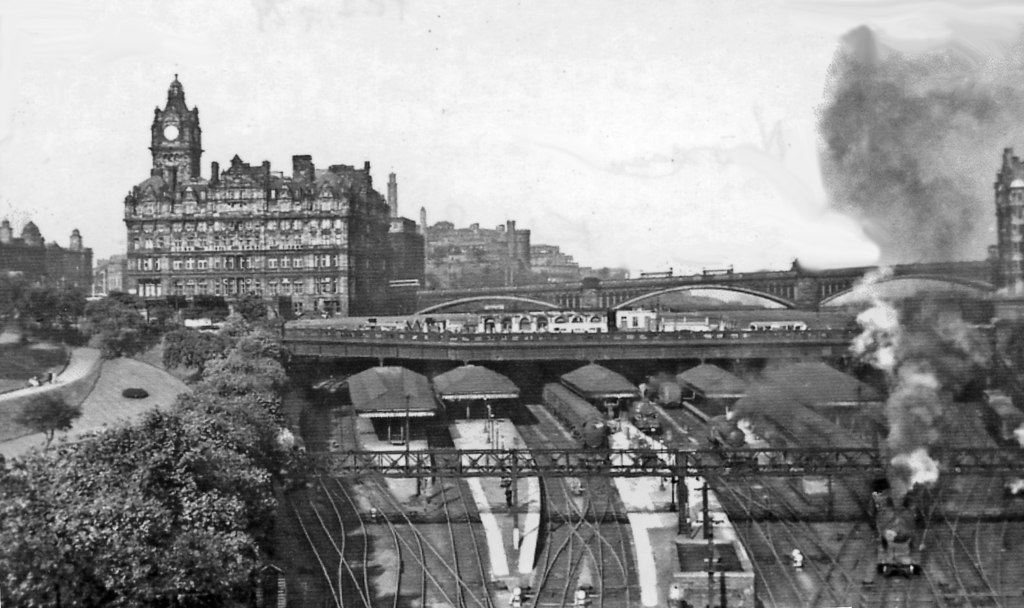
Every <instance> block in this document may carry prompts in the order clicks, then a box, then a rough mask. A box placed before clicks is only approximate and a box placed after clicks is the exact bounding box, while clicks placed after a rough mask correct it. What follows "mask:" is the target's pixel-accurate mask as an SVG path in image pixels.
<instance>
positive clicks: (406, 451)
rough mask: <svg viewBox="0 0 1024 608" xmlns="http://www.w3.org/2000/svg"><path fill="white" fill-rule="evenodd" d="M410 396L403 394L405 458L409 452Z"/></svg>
mask: <svg viewBox="0 0 1024 608" xmlns="http://www.w3.org/2000/svg"><path fill="white" fill-rule="evenodd" d="M411 398H412V395H410V394H409V393H406V394H405V453H406V460H408V454H409V399H411Z"/></svg>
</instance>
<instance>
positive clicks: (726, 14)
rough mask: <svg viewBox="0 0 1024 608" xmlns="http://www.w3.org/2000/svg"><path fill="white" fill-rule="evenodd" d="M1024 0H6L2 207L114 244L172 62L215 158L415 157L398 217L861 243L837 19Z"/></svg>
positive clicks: (563, 240)
mask: <svg viewBox="0 0 1024 608" xmlns="http://www.w3.org/2000/svg"><path fill="white" fill-rule="evenodd" d="M969 6H973V7H976V8H968V7H969ZM1018 7H1024V4H1022V3H1019V2H1010V1H1008V2H998V1H976V2H967V1H966V0H965V1H964V2H962V3H957V2H943V3H936V2H916V1H914V2H906V3H903V4H901V3H899V2H896V3H893V2H888V1H883V0H877V1H876V0H863V1H848V2H817V1H811V0H807V1H790V2H787V1H782V0H776V1H770V0H764V1H757V2H753V1H749V0H741V1H717V0H716V1H711V0H708V1H699V2H698V1H692V2H683V1H678V0H677V1H672V2H667V1H648V2H626V1H614V2H612V1H600V0H583V1H579V2H552V1H550V0H542V1H537V2H482V1H481V2H469V1H464V2H432V1H416V2H409V1H403V0H375V1H370V0H367V1H362V0H332V1H326V0H325V1H320V0H295V1H291V0H282V1H274V0H251V1H241V0H239V1H229V0H218V1H217V2H199V1H176V2H166V1H163V0H160V1H148V0H130V1H128V0H122V1H117V2H114V1H91V2H88V3H85V2H52V1H41V0H32V1H29V0H25V1H23V2H3V1H2V0H0V217H7V218H9V219H10V220H11V221H12V223H13V224H14V227H15V230H16V231H20V229H21V226H22V224H23V223H24V222H26V221H28V220H29V219H31V220H33V221H34V222H35V223H36V224H38V225H39V227H40V229H41V230H42V233H43V236H44V237H45V238H47V239H48V240H56V241H57V242H59V243H60V244H62V245H66V244H67V241H68V235H69V234H70V232H71V230H72V228H75V227H77V228H79V229H80V230H81V231H82V234H83V237H84V239H85V243H86V245H87V246H90V247H92V248H93V250H94V253H95V255H96V257H98V258H100V257H106V256H109V255H111V254H114V253H119V252H123V251H124V247H125V235H124V225H123V223H122V221H121V220H122V206H123V200H124V196H125V194H126V193H127V192H128V191H129V190H130V189H131V187H132V186H133V185H134V184H137V183H138V182H140V181H142V180H143V179H145V178H146V177H147V176H148V174H149V168H150V164H151V157H150V153H149V150H148V147H149V144H150V139H149V138H150V130H149V129H150V124H151V123H152V120H153V108H154V107H155V106H157V105H160V106H161V107H162V106H163V104H164V102H165V100H166V95H167V87H168V85H169V84H170V82H171V80H172V79H173V78H174V74H175V73H177V74H179V78H180V80H181V82H182V84H183V85H184V88H185V95H186V101H187V103H188V104H189V106H193V105H196V106H198V107H199V108H200V121H201V126H202V129H203V144H204V148H205V150H206V152H205V153H204V155H203V159H202V172H203V176H204V177H209V170H210V162H211V161H219V162H220V163H221V166H224V165H225V164H227V163H228V161H229V160H230V159H231V157H232V156H234V155H235V154H238V155H239V156H241V158H242V159H243V160H244V161H246V162H250V163H253V164H258V163H260V162H261V161H263V160H269V161H270V162H271V164H272V169H273V170H279V171H285V172H290V171H291V156H292V155H293V154H311V155H313V160H314V162H315V163H316V164H317V166H319V167H322V168H326V167H327V166H328V165H331V164H350V165H361V164H362V163H363V161H365V160H369V161H370V162H371V163H372V166H373V174H374V177H375V180H376V186H377V188H378V189H379V190H381V191H384V190H385V189H386V188H385V186H384V185H385V183H386V181H387V174H388V173H389V172H390V171H394V172H396V173H397V174H398V182H399V211H400V213H401V214H402V215H404V216H406V217H412V218H416V219H418V213H419V209H420V207H421V206H423V207H425V208H426V210H427V217H428V221H429V223H431V224H433V223H434V222H437V221H440V220H448V221H451V222H454V223H455V224H456V225H457V226H465V225H468V224H470V223H473V222H479V223H480V224H481V225H483V226H488V227H493V226H495V225H497V224H499V223H503V222H504V221H505V220H506V219H514V220H516V221H517V222H518V225H519V226H520V227H522V228H529V229H531V230H532V232H533V242H534V243H535V244H539V243H548V244H557V245H561V246H562V248H563V250H565V251H567V252H568V253H571V254H573V255H575V256H576V258H577V260H578V261H580V262H581V263H583V264H586V265H594V266H601V265H608V266H624V267H627V268H630V269H631V270H633V271H640V270H648V271H653V270H665V269H668V268H669V267H672V268H674V269H675V270H676V271H677V272H680V271H687V272H691V271H700V269H701V268H702V267H722V266H725V265H729V264H732V265H734V266H735V267H736V269H737V270H755V269H760V268H773V269H784V268H788V266H789V264H790V263H791V261H792V260H793V259H794V258H800V260H801V262H803V263H805V264H808V265H821V266H832V267H834V266H844V265H859V264H870V263H873V262H874V261H876V259H877V256H878V248H877V247H876V246H875V245H874V244H873V243H871V242H870V240H868V239H867V238H866V237H865V236H864V232H863V230H862V229H861V227H860V225H858V223H857V222H855V221H854V220H852V219H850V218H847V217H845V216H843V215H841V214H838V213H836V212H833V211H830V210H829V205H828V200H827V196H826V194H825V191H824V189H823V186H822V184H821V179H820V175H819V168H818V162H817V149H818V142H817V134H816V131H815V120H816V119H815V112H816V108H817V107H818V106H820V105H821V104H822V102H823V90H824V86H825V82H826V77H827V71H828V67H829V64H830V62H831V61H832V58H833V55H834V53H835V50H836V48H837V44H838V41H839V38H840V37H841V36H842V35H843V34H845V33H846V32H848V31H849V30H851V29H852V28H854V27H857V26H859V25H868V26H870V27H871V28H873V29H874V30H875V31H876V32H877V33H878V35H879V38H880V40H881V42H882V43H883V44H888V45H891V46H895V47H897V48H900V49H903V50H906V51H907V52H913V51H917V50H925V49H928V48H930V47H932V46H934V45H937V44H942V43H944V42H946V41H948V40H950V39H951V38H952V39H956V40H958V41H959V42H960V43H962V44H967V45H969V46H970V47H972V48H973V49H975V50H976V51H977V52H990V51H993V50H995V49H997V48H999V47H1000V45H1003V44H1007V43H1009V42H1010V41H1011V40H1012V39H1013V38H1014V37H1015V36H1016V35H1017V34H1018V31H1019V28H1020V26H1021V24H1022V23H1024V8H1018ZM1012 143H1013V142H997V143H996V144H995V146H994V148H993V153H992V156H993V158H994V159H998V154H999V150H1000V149H1001V148H1002V146H1003V145H1012ZM1016 143H1017V144H1018V145H1019V146H1021V147H1024V142H1016ZM994 162H995V161H994ZM996 168H997V167H995V166H993V173H994V171H995V170H996ZM979 179H981V180H985V181H991V179H992V175H983V176H979ZM993 216H994V213H993ZM993 223H994V221H993ZM993 242H994V236H993Z"/></svg>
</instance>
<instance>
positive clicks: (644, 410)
mask: <svg viewBox="0 0 1024 608" xmlns="http://www.w3.org/2000/svg"><path fill="white" fill-rule="evenodd" d="M629 420H630V422H632V423H633V426H635V427H636V428H637V429H639V430H640V432H642V433H647V434H648V435H657V434H659V433H661V418H660V417H659V416H658V411H657V410H656V409H654V404H653V403H651V402H650V401H648V400H646V399H643V400H641V401H637V402H636V403H634V404H633V408H632V410H631V411H630V414H629Z"/></svg>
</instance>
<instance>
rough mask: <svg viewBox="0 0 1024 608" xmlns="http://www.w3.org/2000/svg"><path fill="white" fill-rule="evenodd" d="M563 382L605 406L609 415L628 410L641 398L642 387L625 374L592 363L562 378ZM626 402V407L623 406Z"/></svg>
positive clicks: (572, 389)
mask: <svg viewBox="0 0 1024 608" xmlns="http://www.w3.org/2000/svg"><path fill="white" fill-rule="evenodd" d="M560 380H561V382H562V384H564V385H565V386H566V387H568V388H569V390H571V391H573V392H575V393H576V394H578V395H579V396H581V397H583V398H584V399H586V400H587V401H589V402H591V403H593V404H594V405H597V406H603V407H604V408H605V409H606V410H607V412H608V415H609V417H612V416H617V415H618V414H619V413H620V412H622V411H625V410H628V409H629V405H630V404H631V403H632V402H633V401H635V400H637V399H639V398H640V389H638V388H637V387H636V385H634V384H633V383H632V382H630V381H629V380H627V379H626V377H625V376H623V375H622V374H620V373H618V372H613V371H612V370H610V369H608V368H607V367H604V366H601V365H598V364H596V363H591V364H589V365H584V366H583V367H581V368H579V369H575V370H573V371H571V372H569V373H567V374H563V375H562V377H561V378H560ZM623 402H625V406H626V407H625V408H623V407H622V406H623Z"/></svg>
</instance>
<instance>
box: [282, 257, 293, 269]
mask: <svg viewBox="0 0 1024 608" xmlns="http://www.w3.org/2000/svg"><path fill="white" fill-rule="evenodd" d="M291 263H292V260H291V258H281V268H288V267H289V266H291Z"/></svg>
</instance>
